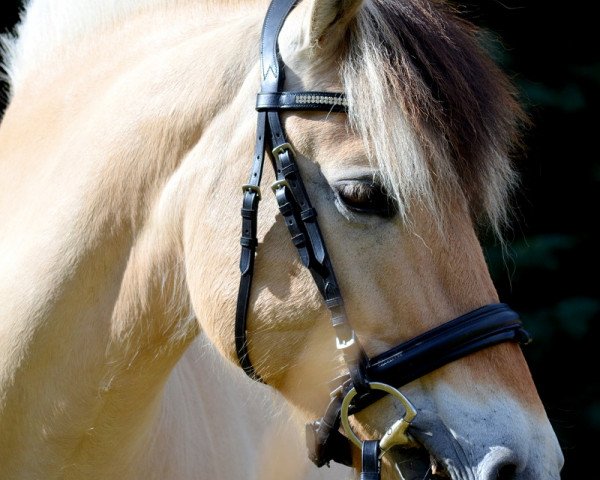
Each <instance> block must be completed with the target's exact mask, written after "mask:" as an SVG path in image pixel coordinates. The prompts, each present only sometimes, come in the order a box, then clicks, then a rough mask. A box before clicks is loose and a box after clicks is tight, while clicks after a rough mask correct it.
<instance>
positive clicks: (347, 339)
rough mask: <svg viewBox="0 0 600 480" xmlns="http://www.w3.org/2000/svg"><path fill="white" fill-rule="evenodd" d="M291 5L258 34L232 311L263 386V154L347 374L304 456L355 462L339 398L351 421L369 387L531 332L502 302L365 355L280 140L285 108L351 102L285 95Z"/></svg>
mask: <svg viewBox="0 0 600 480" xmlns="http://www.w3.org/2000/svg"><path fill="white" fill-rule="evenodd" d="M297 1H298V0H273V1H272V3H271V4H270V6H269V9H268V11H267V15H266V17H265V21H264V25H263V29H262V36H261V46H260V69H261V76H262V83H261V91H260V93H259V94H258V97H257V102H256V109H257V111H258V127H257V133H256V147H255V150H254V159H253V163H252V171H251V174H250V178H249V180H248V183H247V184H246V185H244V186H243V195H244V198H243V206H242V236H241V245H242V252H241V258H240V270H241V280H240V288H239V292H238V301H237V311H236V323H235V345H236V352H237V357H238V360H239V363H240V365H241V366H242V368H243V369H244V371H245V372H246V374H247V375H248V376H249V377H250V378H252V379H254V380H258V381H262V380H261V377H260V375H259V374H258V373H257V372H256V371H255V369H254V367H253V365H252V362H251V360H250V357H249V354H248V347H247V330H246V320H247V315H248V308H249V299H250V291H251V286H252V276H253V271H254V259H255V253H256V247H257V244H258V241H257V238H256V230H257V212H258V204H259V201H260V198H261V191H260V182H261V177H262V173H263V165H264V160H265V150H269V152H271V153H270V155H269V157H270V160H271V163H272V165H273V168H274V170H275V174H276V181H275V183H274V184H273V185H272V189H273V191H274V193H275V197H276V199H277V203H278V205H279V210H280V212H281V214H282V215H283V218H284V220H285V224H286V225H287V227H288V230H289V232H290V235H291V238H292V242H293V244H294V245H295V246H296V248H297V249H298V254H299V256H300V259H301V261H302V263H303V265H304V266H305V267H307V268H308V270H309V271H310V273H311V275H312V277H313V279H314V281H315V283H316V285H317V288H318V289H319V292H320V293H321V295H322V296H323V299H324V300H325V304H326V305H327V307H328V308H329V310H330V312H331V320H332V324H333V328H334V330H335V335H336V345H337V348H338V349H339V350H340V351H341V353H342V354H343V358H344V360H345V362H346V365H347V367H348V374H347V375H345V376H343V377H340V378H339V379H337V384H336V385H335V386H334V388H333V389H334V393H333V394H332V399H331V402H330V404H329V406H328V408H327V411H326V413H325V415H324V416H323V417H322V418H321V419H319V420H317V421H315V422H313V423H311V424H309V425H307V429H306V431H307V446H308V449H309V457H310V458H311V460H312V461H313V462H314V463H315V464H317V465H318V466H322V465H323V464H325V463H328V462H329V461H331V460H334V461H337V462H339V463H343V464H345V465H351V463H352V458H351V453H350V450H351V449H350V444H349V442H348V439H347V438H346V437H345V436H343V435H342V434H341V433H340V431H339V427H340V411H341V405H342V399H343V398H344V396H345V395H346V394H347V393H348V391H350V389H351V388H354V389H356V392H357V396H356V397H355V398H354V401H353V402H352V405H351V406H350V410H349V413H350V414H353V413H356V412H358V411H360V410H361V409H363V408H365V407H366V406H368V405H370V404H372V403H374V402H375V401H377V400H378V399H379V398H381V397H382V396H383V395H385V393H383V392H381V391H379V390H373V389H371V388H370V384H371V383H372V382H379V383H384V384H387V385H391V386H393V387H395V388H399V387H401V386H402V385H405V384H407V383H409V382H411V381H413V380H415V379H417V378H420V377H422V376H423V375H426V374H428V373H430V372H432V371H433V370H435V369H437V368H439V367H441V366H443V365H445V364H447V363H450V362H452V361H454V360H456V359H459V358H461V357H464V356H466V355H469V354H470V353H473V352H476V351H478V350H481V349H483V348H486V347H490V346H492V345H496V344H498V343H501V342H507V341H518V342H521V343H526V342H528V340H529V335H528V334H527V332H526V331H525V330H524V329H523V327H522V324H521V321H520V320H519V318H518V315H517V314H516V313H515V312H514V311H513V310H511V309H510V308H509V307H508V306H507V305H505V304H492V305H486V306H483V307H481V308H478V309H477V310H474V311H472V312H469V313H467V314H466V315H463V316H461V317H458V318H456V319H454V320H451V321H449V322H447V323H444V324H442V325H440V326H438V327H436V328H434V329H432V330H429V331H428V332H426V333H424V334H422V335H419V336H418V337H415V338H413V339H412V340H409V341H407V342H405V343H402V344H400V345H398V346H396V347H394V348H392V349H390V350H388V351H386V352H383V353H381V354H379V355H377V356H375V357H373V358H368V357H367V355H366V354H365V352H364V350H363V348H362V346H361V344H360V342H359V340H358V336H357V335H356V333H355V331H354V330H353V328H352V326H351V325H350V323H349V321H348V318H347V315H346V312H345V309H344V302H343V299H342V295H341V293H340V288H339V285H338V282H337V279H336V277H335V273H334V270H333V266H332V264H331V260H330V258H329V254H328V253H327V248H326V246H325V242H324V240H323V236H322V234H321V231H320V229H319V224H318V222H317V212H316V211H315V209H314V208H313V207H312V204H311V202H310V199H309V197H308V194H307V192H306V188H305V186H304V183H303V181H302V178H301V176H300V172H299V170H298V166H297V164H296V159H295V157H296V154H295V152H294V150H293V148H292V146H291V145H290V143H289V141H288V139H287V137H286V133H285V130H284V128H283V124H282V121H281V117H280V113H281V112H282V111H310V110H312V111H325V112H340V113H343V112H347V111H348V103H347V100H346V97H345V95H344V94H343V93H332V92H309V91H302V92H285V91H283V86H284V80H285V70H284V68H285V66H284V63H283V61H282V59H281V57H280V55H279V51H278V45H277V43H278V37H279V32H280V30H281V28H282V26H283V23H284V21H285V19H286V17H287V15H288V14H289V12H290V11H291V10H292V9H293V8H294V7H295V5H296V3H297ZM375 443H376V442H375ZM376 451H377V452H376ZM369 452H372V453H369ZM365 455H366V457H365ZM377 455H378V447H377V446H376V445H375V444H374V443H373V442H365V443H364V444H363V458H364V459H365V460H364V462H365V464H369V463H370V464H373V461H372V459H373V458H374V456H375V457H376V456H377ZM375 463H377V462H375ZM365 468H366V467H365ZM372 468H375V467H372ZM377 468H378V467H377Z"/></svg>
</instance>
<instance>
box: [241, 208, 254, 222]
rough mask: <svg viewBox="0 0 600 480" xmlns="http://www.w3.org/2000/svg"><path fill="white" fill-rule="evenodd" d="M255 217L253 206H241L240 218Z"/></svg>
mask: <svg viewBox="0 0 600 480" xmlns="http://www.w3.org/2000/svg"><path fill="white" fill-rule="evenodd" d="M255 217H256V210H255V209H253V208H242V218H247V219H248V220H254V218H255Z"/></svg>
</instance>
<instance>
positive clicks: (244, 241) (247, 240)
mask: <svg viewBox="0 0 600 480" xmlns="http://www.w3.org/2000/svg"><path fill="white" fill-rule="evenodd" d="M240 245H241V246H242V247H245V248H252V247H256V246H258V240H256V238H252V237H242V238H240Z"/></svg>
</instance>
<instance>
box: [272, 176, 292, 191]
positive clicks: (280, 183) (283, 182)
mask: <svg viewBox="0 0 600 480" xmlns="http://www.w3.org/2000/svg"><path fill="white" fill-rule="evenodd" d="M284 187H287V188H290V184H289V183H288V182H287V180H285V179H283V180H277V181H275V182H273V183H272V184H271V190H273V193H276V192H277V190H279V189H280V188H284Z"/></svg>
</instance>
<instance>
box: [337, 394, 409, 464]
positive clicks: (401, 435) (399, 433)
mask: <svg viewBox="0 0 600 480" xmlns="http://www.w3.org/2000/svg"><path fill="white" fill-rule="evenodd" d="M369 385H370V387H371V388H372V389H373V390H382V391H384V392H386V393H389V394H390V395H392V396H393V397H395V398H397V399H398V400H400V403H401V404H402V406H403V407H404V410H405V412H406V413H405V414H404V417H402V418H401V419H400V420H397V421H396V422H394V424H393V425H392V426H391V427H390V428H389V429H388V430H387V431H386V432H385V434H384V435H383V437H381V440H380V441H379V447H380V448H381V454H380V456H379V458H381V457H383V456H384V455H385V454H386V452H387V451H388V450H389V449H390V448H392V447H394V446H396V445H414V444H415V441H414V440H413V439H412V437H410V435H409V434H408V433H407V432H406V430H407V429H408V427H410V423H411V422H412V421H413V420H414V418H415V417H416V416H417V410H416V409H415V407H414V406H413V405H412V403H410V401H409V400H408V398H406V397H405V396H404V395H403V394H402V393H400V391H399V390H397V389H395V388H394V387H392V386H391V385H388V384H386V383H380V382H370V383H369ZM356 395H357V392H356V388H352V390H350V391H349V392H348V394H347V395H346V396H345V397H344V400H343V402H342V408H341V411H340V415H341V420H342V427H344V431H345V432H346V436H347V437H348V439H350V441H352V443H354V445H356V446H357V447H358V448H362V441H361V440H360V439H359V438H358V437H357V436H356V434H355V433H354V431H353V430H352V427H351V426H350V420H349V418H348V408H349V407H350V402H351V401H352V399H353V398H354V397H355V396H356Z"/></svg>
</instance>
